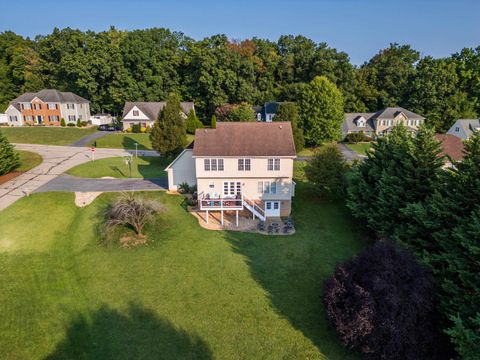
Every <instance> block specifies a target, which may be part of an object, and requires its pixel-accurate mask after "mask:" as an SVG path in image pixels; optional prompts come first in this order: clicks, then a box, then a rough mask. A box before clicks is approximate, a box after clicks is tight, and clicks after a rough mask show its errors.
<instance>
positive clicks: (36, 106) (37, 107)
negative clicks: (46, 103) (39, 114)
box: [33, 104, 42, 110]
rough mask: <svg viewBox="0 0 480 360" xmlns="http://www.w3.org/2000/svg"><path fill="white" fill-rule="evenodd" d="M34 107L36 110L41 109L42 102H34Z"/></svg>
mask: <svg viewBox="0 0 480 360" xmlns="http://www.w3.org/2000/svg"><path fill="white" fill-rule="evenodd" d="M33 108H34V109H35V110H40V109H41V108H42V104H34V105H33Z"/></svg>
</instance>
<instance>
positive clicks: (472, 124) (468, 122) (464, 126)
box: [447, 119, 480, 140]
mask: <svg viewBox="0 0 480 360" xmlns="http://www.w3.org/2000/svg"><path fill="white" fill-rule="evenodd" d="M475 131H480V119H459V120H457V121H455V124H453V125H452V127H451V128H450V129H449V130H448V132H447V134H449V135H453V136H456V137H458V138H460V139H463V140H467V139H469V138H470V136H472V134H473V133H474V132H475Z"/></svg>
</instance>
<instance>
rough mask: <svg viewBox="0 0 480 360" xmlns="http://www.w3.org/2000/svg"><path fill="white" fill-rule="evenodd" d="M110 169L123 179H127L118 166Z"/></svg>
mask: <svg viewBox="0 0 480 360" xmlns="http://www.w3.org/2000/svg"><path fill="white" fill-rule="evenodd" d="M110 169H111V170H113V171H114V172H116V173H118V174H119V175H120V176H122V177H126V176H125V174H124V173H123V171H122V170H120V168H119V167H118V166H110Z"/></svg>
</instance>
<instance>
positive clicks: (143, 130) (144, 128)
mask: <svg viewBox="0 0 480 360" xmlns="http://www.w3.org/2000/svg"><path fill="white" fill-rule="evenodd" d="M140 132H141V133H142V134H143V133H146V132H147V128H146V127H143V126H142V127H141V128H140Z"/></svg>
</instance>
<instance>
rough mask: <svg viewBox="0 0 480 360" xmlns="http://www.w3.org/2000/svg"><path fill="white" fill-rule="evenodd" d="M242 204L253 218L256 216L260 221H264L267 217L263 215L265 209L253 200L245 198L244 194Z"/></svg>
mask: <svg viewBox="0 0 480 360" xmlns="http://www.w3.org/2000/svg"><path fill="white" fill-rule="evenodd" d="M243 206H244V207H245V208H246V209H247V210H248V211H250V212H251V213H252V214H253V216H254V218H255V216H256V217H257V218H259V219H260V220H262V221H265V219H266V218H267V217H266V216H265V211H264V210H263V209H262V208H261V207H260V206H258V205H257V204H256V203H255V202H254V201H252V200H250V199H248V198H246V197H245V196H243Z"/></svg>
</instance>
